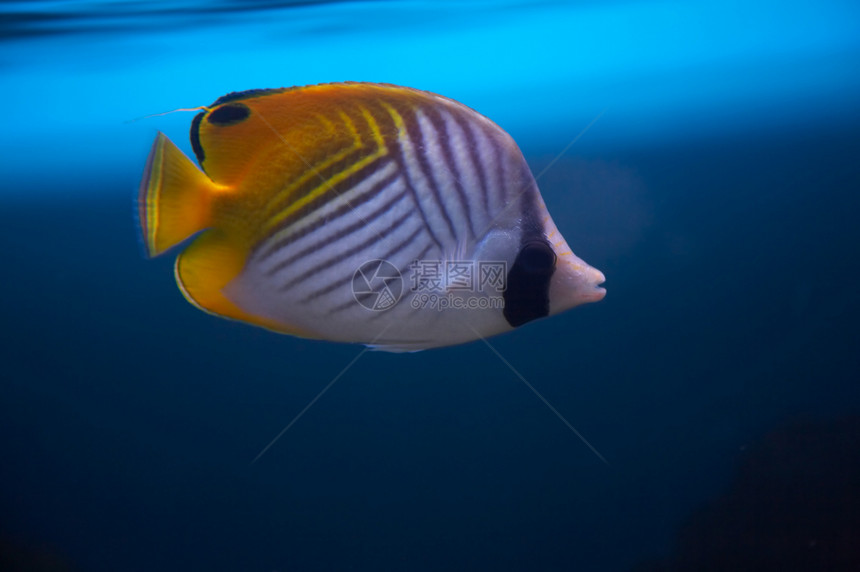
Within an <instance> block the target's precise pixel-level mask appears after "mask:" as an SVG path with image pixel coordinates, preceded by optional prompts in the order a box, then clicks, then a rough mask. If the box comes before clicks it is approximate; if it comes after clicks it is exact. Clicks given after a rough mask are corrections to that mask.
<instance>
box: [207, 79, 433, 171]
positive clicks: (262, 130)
mask: <svg viewBox="0 0 860 572" xmlns="http://www.w3.org/2000/svg"><path fill="white" fill-rule="evenodd" d="M440 99H441V98H440V97H439V96H435V95H432V94H429V93H426V92H421V91H418V90H413V89H409V88H403V87H397V86H387V85H381V84H368V83H334V84H320V85H312V86H303V87H295V88H283V89H270V90H251V91H248V92H242V93H233V94H229V95H227V96H224V97H222V98H220V99H218V100H217V101H216V102H215V103H213V104H212V105H210V106H208V107H206V108H205V111H204V112H202V113H200V114H198V115H197V116H196V117H195V118H194V122H193V123H192V126H191V143H192V146H193V147H194V152H195V153H196V155H197V160H198V161H199V163H200V165H201V166H202V167H203V170H204V171H206V174H207V175H209V177H211V178H212V180H213V181H215V182H216V183H218V184H224V185H231V186H232V185H237V184H238V183H239V182H240V181H241V182H242V183H243V184H247V183H248V182H249V181H251V180H252V179H255V178H256V177H261V176H264V175H261V173H265V172H268V171H270V170H271V166H272V162H273V161H276V162H278V165H279V166H278V169H279V170H280V173H281V174H282V175H283V177H282V183H283V182H286V181H290V180H291V177H294V176H299V175H301V174H302V173H303V172H305V171H307V170H308V169H311V168H312V167H313V165H315V164H316V163H317V162H318V161H322V160H324V159H325V158H326V157H328V156H330V155H331V154H333V153H337V152H338V151H339V150H343V149H349V148H354V147H364V146H366V147H368V148H369V149H370V150H371V151H372V150H373V149H375V148H376V147H378V145H379V141H380V139H381V138H382V134H381V133H379V131H378V129H377V128H376V127H375V126H370V125H369V124H368V121H367V120H366V118H367V117H371V116H373V115H381V116H384V117H385V118H387V117H388V111H386V110H385V109H384V108H383V107H382V105H381V104H382V103H383V102H384V104H386V105H389V107H390V106H391V105H395V106H410V105H414V104H416V103H417V102H421V101H424V102H427V103H437V102H438V101H439V100H440ZM375 130H376V131H375ZM392 136H396V131H394V132H393V133H392ZM251 186H255V185H253V184H252V185H249V187H251Z"/></svg>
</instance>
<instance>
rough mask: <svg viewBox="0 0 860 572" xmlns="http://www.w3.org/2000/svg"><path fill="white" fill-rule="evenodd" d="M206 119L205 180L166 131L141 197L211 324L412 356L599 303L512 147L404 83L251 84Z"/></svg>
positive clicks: (199, 123) (200, 135)
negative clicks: (222, 321)
mask: <svg viewBox="0 0 860 572" xmlns="http://www.w3.org/2000/svg"><path fill="white" fill-rule="evenodd" d="M200 109H201V110H202V111H201V112H200V113H199V114H198V115H197V116H196V117H195V118H194V120H193V122H192V124H191V147H192V149H193V151H194V154H195V155H196V158H197V162H198V164H199V168H198V167H197V165H195V164H194V162H193V161H192V160H191V159H189V158H188V157H187V156H186V155H185V154H183V152H182V151H181V150H180V149H179V148H178V147H176V145H174V144H173V143H172V142H171V141H170V140H169V139H168V138H167V137H166V136H165V135H164V134H163V133H160V132H159V133H158V135H157V137H156V139H155V142H154V144H153V146H152V150H151V152H150V154H149V158H148V160H147V162H146V167H145V171H144V174H143V179H142V181H141V184H140V191H139V197H138V203H139V213H138V214H139V219H140V226H141V230H142V234H143V242H144V245H145V249H146V252H147V254H148V256H158V255H160V254H162V253H164V252H165V251H167V250H169V249H171V248H172V247H174V246H177V245H180V244H185V243H186V241H188V239H190V238H192V237H193V240H191V241H190V244H187V246H185V247H184V249H183V250H182V251H181V252H180V253H179V255H178V257H177V258H176V264H175V267H174V273H175V277H176V282H177V284H178V285H179V288H180V290H181V291H182V294H183V295H184V296H185V298H186V299H187V300H188V301H189V302H190V303H191V304H193V305H194V306H197V307H198V308H200V309H201V310H204V311H206V312H209V313H211V314H214V315H217V316H221V317H224V318H230V319H233V320H240V321H243V322H247V323H250V324H254V325H257V326H262V327H264V328H268V329H270V330H274V331H276V332H282V333H286V334H291V335H295V336H301V337H307V338H316V339H323V340H331V341H337V342H353V343H362V344H366V345H369V346H372V347H374V348H378V349H382V350H388V351H416V350H422V349H426V348H433V347H440V346H448V345H453V344H460V343H465V342H469V341H473V340H476V339H479V338H482V337H488V336H492V335H495V334H499V333H502V332H507V331H509V330H512V329H514V328H516V327H518V326H521V325H523V324H525V323H528V322H530V321H532V320H536V319H538V318H543V317H545V316H550V315H553V314H557V313H559V312H562V311H564V310H567V309H569V308H572V307H574V306H577V305H579V304H583V303H586V302H595V301H598V300H600V299H602V298H603V296H604V294H605V290H604V289H603V288H601V287H600V286H599V285H600V284H601V283H603V281H604V277H603V274H602V273H601V272H600V271H598V270H596V269H594V268H592V267H591V266H589V265H588V264H586V263H585V262H583V261H582V260H581V259H579V258H578V257H577V256H576V255H574V253H573V252H572V251H571V248H570V247H569V246H568V244H567V242H566V241H565V239H564V238H563V237H562V235H561V233H559V231H558V229H557V228H556V226H555V224H554V223H553V221H552V218H551V217H550V215H549V213H548V212H547V209H546V206H545V205H544V201H543V199H542V197H541V195H540V191H539V190H538V187H537V183H536V182H535V179H534V177H533V176H532V173H531V171H530V169H529V167H528V165H527V163H526V161H525V159H524V158H523V155H522V153H521V151H520V149H519V148H518V147H517V145H516V143H514V141H513V139H512V138H511V137H510V135H508V134H507V133H506V132H505V131H504V130H502V129H501V128H500V127H499V126H498V125H496V124H495V123H493V122H492V121H490V120H489V119H487V118H486V117H484V116H483V115H481V114H479V113H477V112H476V111H474V110H472V109H470V108H468V107H466V106H465V105H462V104H460V103H458V102H456V101H453V100H451V99H448V98H446V97H443V96H440V95H436V94H433V93H429V92H426V91H420V90H417V89H412V88H406V87H399V86H395V85H386V84H373V83H336V84H322V85H310V86H303V87H291V88H282V89H263V90H251V91H245V92H240V93H231V94H228V95H225V96H223V97H221V98H219V99H218V100H217V101H215V103H213V104H212V105H210V106H208V107H202V108H200Z"/></svg>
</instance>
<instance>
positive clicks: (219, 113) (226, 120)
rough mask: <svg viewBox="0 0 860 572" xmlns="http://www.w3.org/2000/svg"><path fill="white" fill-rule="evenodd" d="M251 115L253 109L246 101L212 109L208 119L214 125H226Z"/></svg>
mask: <svg viewBox="0 0 860 572" xmlns="http://www.w3.org/2000/svg"><path fill="white" fill-rule="evenodd" d="M249 115H251V109H250V108H249V107H248V106H247V105H245V104H244V103H228V104H226V105H222V106H221V107H219V108H218V109H216V110H214V111H212V112H211V113H210V114H209V116H208V117H207V120H208V121H209V123H211V124H212V125H217V126H219V127H226V126H227V125H234V124H236V123H239V122H240V121H244V120H245V119H247V118H248V116H249Z"/></svg>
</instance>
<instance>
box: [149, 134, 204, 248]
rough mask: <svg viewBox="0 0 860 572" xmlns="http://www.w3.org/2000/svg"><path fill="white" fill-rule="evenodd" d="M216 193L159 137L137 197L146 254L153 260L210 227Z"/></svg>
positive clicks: (165, 138) (154, 145)
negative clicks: (213, 199) (212, 205)
mask: <svg viewBox="0 0 860 572" xmlns="http://www.w3.org/2000/svg"><path fill="white" fill-rule="evenodd" d="M217 190H218V186H217V185H215V184H214V183H213V182H212V181H211V180H210V179H209V178H208V177H207V176H206V175H205V174H204V173H203V172H201V171H200V169H198V168H197V166H196V165H195V164H194V163H193V162H192V161H191V159H189V158H188V157H186V156H185V154H184V153H182V151H180V150H179V148H177V147H176V145H174V144H173V142H171V141H170V139H168V138H167V137H166V136H165V135H164V134H163V133H159V134H158V136H157V137H156V138H155V142H154V143H153V144H152V150H151V151H150V153H149V158H148V159H147V162H146V168H145V169H144V172H143V179H142V180H141V182H140V191H139V193H138V208H139V219H140V225H141V230H142V232H143V239H144V244H145V245H146V252H147V254H148V255H149V256H157V255H159V254H161V253H162V252H164V251H165V250H167V249H168V248H170V247H171V246H174V245H176V244H178V243H180V242H182V241H183V240H185V239H186V238H188V237H190V236H191V235H193V234H194V233H196V232H199V231H201V230H203V229H204V228H206V227H207V226H209V225H210V224H211V221H210V216H211V204H212V196H213V194H214V193H215V192H216V191H217Z"/></svg>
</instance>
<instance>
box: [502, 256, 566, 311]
mask: <svg viewBox="0 0 860 572" xmlns="http://www.w3.org/2000/svg"><path fill="white" fill-rule="evenodd" d="M555 263H556V255H555V251H553V249H552V246H550V245H549V243H548V242H547V241H546V240H532V241H529V242H527V243H526V244H524V245H523V247H522V248H521V249H520V252H519V254H517V258H516V260H514V265H513V266H512V267H511V270H510V271H509V272H508V283H507V288H506V289H505V310H504V315H505V319H506V320H507V321H508V323H509V324H510V325H512V326H514V327H517V326H521V325H523V324H525V323H526V322H531V321H532V320H536V319H538V318H543V317H545V316H548V315H549V283H550V280H551V279H552V275H553V272H555Z"/></svg>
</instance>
